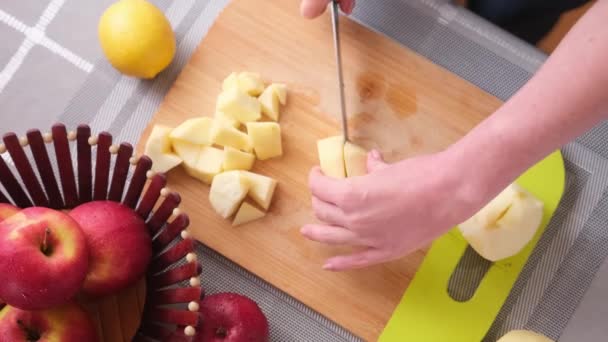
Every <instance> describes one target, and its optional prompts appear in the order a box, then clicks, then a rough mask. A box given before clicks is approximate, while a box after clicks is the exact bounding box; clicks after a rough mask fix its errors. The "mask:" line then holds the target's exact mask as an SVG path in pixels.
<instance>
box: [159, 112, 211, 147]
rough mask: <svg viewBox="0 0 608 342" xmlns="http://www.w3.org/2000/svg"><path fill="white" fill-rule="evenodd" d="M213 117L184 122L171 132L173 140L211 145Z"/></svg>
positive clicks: (170, 136)
mask: <svg viewBox="0 0 608 342" xmlns="http://www.w3.org/2000/svg"><path fill="white" fill-rule="evenodd" d="M212 123H213V119H212V118H208V117H200V118H193V119H188V120H186V121H184V122H182V123H181V124H180V125H179V126H177V127H176V128H175V129H174V130H172V131H171V133H170V134H169V138H170V139H171V141H172V142H175V141H176V140H180V141H186V142H189V143H192V144H195V145H211V135H210V133H211V125H212Z"/></svg>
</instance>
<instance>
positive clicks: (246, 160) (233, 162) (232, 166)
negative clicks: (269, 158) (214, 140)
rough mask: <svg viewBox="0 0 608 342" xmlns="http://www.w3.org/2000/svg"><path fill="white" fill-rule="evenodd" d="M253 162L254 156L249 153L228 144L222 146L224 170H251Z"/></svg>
mask: <svg viewBox="0 0 608 342" xmlns="http://www.w3.org/2000/svg"><path fill="white" fill-rule="evenodd" d="M254 163H255V156H254V155H253V154H251V153H247V152H243V151H239V150H237V149H235V148H232V147H230V146H226V147H224V170H225V171H230V170H251V169H252V168H253V164H254Z"/></svg>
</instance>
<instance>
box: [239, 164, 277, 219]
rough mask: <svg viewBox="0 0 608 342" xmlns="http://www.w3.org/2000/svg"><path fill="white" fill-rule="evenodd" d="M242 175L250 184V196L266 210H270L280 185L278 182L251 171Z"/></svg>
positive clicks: (243, 172) (242, 172)
mask: <svg viewBox="0 0 608 342" xmlns="http://www.w3.org/2000/svg"><path fill="white" fill-rule="evenodd" d="M241 174H242V175H243V177H244V178H245V179H246V180H247V183H248V184H249V196H250V197H251V198H252V199H253V200H254V201H255V202H256V203H257V204H258V205H259V206H260V207H262V208H264V210H268V208H269V207H270V203H271V202H272V197H273V196H274V191H275V189H276V187H277V184H278V183H277V181H276V180H274V179H272V178H270V177H266V176H263V175H260V174H257V173H253V172H249V171H241Z"/></svg>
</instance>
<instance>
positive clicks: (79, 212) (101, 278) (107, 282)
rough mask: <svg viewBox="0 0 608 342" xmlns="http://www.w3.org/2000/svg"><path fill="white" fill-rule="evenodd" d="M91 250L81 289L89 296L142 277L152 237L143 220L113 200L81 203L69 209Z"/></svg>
mask: <svg viewBox="0 0 608 342" xmlns="http://www.w3.org/2000/svg"><path fill="white" fill-rule="evenodd" d="M70 216H71V217H72V218H73V219H74V220H75V221H76V222H78V224H80V227H81V228H82V231H83V232H84V235H85V236H86V239H87V243H88V245H89V250H90V259H89V264H90V265H89V271H88V274H87V276H86V279H85V281H84V284H83V288H82V292H83V293H84V294H85V295H87V296H89V297H99V296H105V295H110V294H114V293H116V292H118V291H120V290H122V289H124V288H127V287H129V286H130V285H132V284H134V283H135V282H137V281H138V280H139V279H141V277H143V276H144V275H145V273H146V270H147V268H148V264H149V263H150V260H151V258H152V238H151V237H150V234H149V233H148V229H147V227H146V224H145V222H144V220H143V219H142V218H141V217H140V216H139V215H138V214H137V213H136V212H135V211H134V210H132V209H131V208H129V207H127V206H124V205H122V204H120V203H117V202H112V201H94V202H89V203H85V204H82V205H80V206H78V207H76V208H74V209H73V210H72V211H71V212H70Z"/></svg>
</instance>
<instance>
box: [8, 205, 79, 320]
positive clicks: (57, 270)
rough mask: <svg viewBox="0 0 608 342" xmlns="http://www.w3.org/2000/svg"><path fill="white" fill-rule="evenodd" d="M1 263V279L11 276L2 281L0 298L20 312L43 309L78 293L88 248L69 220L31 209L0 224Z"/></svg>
mask: <svg viewBox="0 0 608 342" xmlns="http://www.w3.org/2000/svg"><path fill="white" fill-rule="evenodd" d="M0 260H1V261H3V262H0V274H4V275H10V276H8V277H6V276H5V277H3V279H2V282H0V298H2V299H3V300H4V301H5V302H6V303H7V304H9V305H11V306H14V307H17V308H19V309H22V310H41V309H47V308H50V307H53V306H57V305H61V304H63V303H65V302H67V301H69V300H70V299H72V298H74V296H75V295H76V294H77V293H78V291H79V290H80V288H81V287H82V285H83V282H84V280H85V277H86V274H87V270H88V268H89V248H88V245H87V240H86V237H85V235H84V233H83V232H82V230H81V228H80V226H79V225H78V223H77V222H76V221H74V220H73V219H72V218H71V217H70V216H68V215H66V214H64V213H62V212H60V211H56V210H52V209H48V208H42V207H32V208H27V209H23V210H21V211H19V212H18V213H16V214H14V215H12V216H10V217H9V218H7V219H6V220H4V221H2V222H0ZM7 261H10V262H7Z"/></svg>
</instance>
